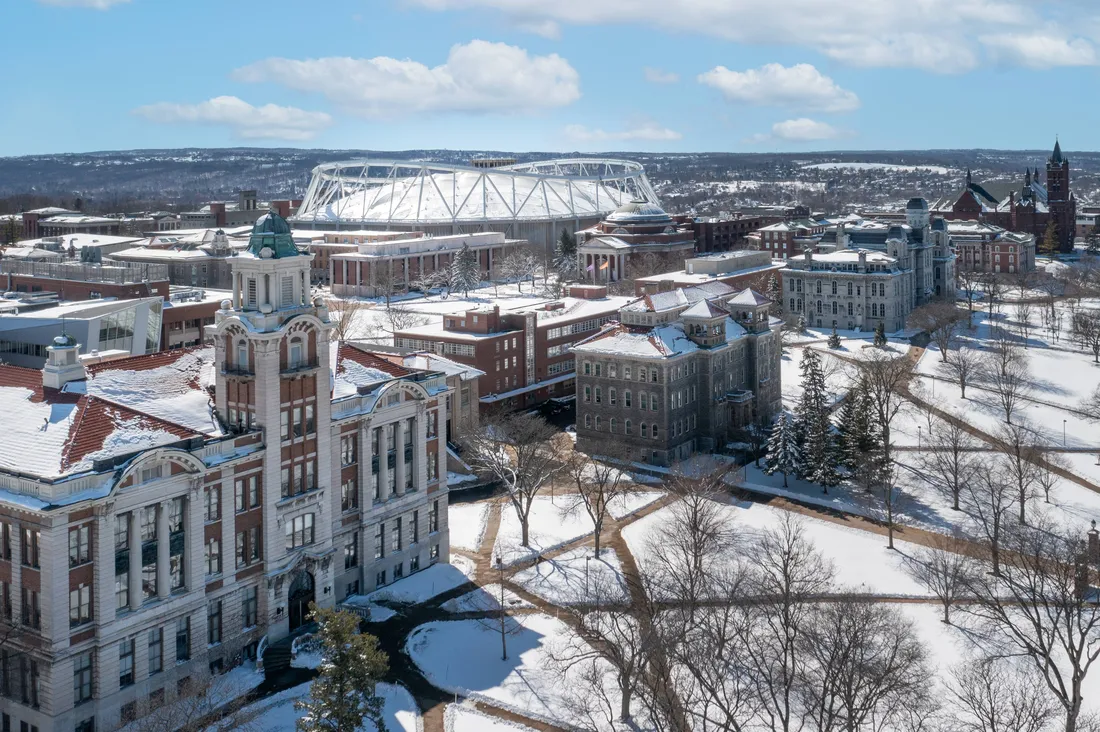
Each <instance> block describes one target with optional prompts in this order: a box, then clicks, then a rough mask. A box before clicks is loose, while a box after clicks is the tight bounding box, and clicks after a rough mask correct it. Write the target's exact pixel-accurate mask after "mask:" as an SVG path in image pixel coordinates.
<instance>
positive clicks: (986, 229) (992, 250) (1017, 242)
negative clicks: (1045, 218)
mask: <svg viewBox="0 0 1100 732" xmlns="http://www.w3.org/2000/svg"><path fill="white" fill-rule="evenodd" d="M947 231H948V234H949V235H950V237H951V243H952V245H953V246H954V248H955V254H956V257H957V263H956V264H957V267H956V268H957V269H958V271H959V272H988V273H991V274H1014V273H1016V272H1033V271H1034V270H1035V235H1034V234H1028V233H1024V232H1018V231H1006V230H1005V229H1002V228H1001V227H999V226H994V225H993V224H988V223H983V222H981V221H948V222H947Z"/></svg>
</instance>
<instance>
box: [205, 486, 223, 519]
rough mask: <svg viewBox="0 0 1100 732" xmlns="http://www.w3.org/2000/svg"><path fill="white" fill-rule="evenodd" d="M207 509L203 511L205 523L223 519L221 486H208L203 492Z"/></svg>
mask: <svg viewBox="0 0 1100 732" xmlns="http://www.w3.org/2000/svg"><path fill="white" fill-rule="evenodd" d="M203 498H204V504H205V508H204V509H203V521H207V522H209V521H217V520H218V519H220V518H221V517H222V489H221V486H217V485H212V486H207V488H206V490H205V491H203Z"/></svg>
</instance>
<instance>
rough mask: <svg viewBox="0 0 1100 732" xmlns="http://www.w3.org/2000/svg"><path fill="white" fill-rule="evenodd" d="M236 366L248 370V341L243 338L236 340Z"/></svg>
mask: <svg viewBox="0 0 1100 732" xmlns="http://www.w3.org/2000/svg"><path fill="white" fill-rule="evenodd" d="M237 368H238V369H239V370H241V371H248V341H246V340H244V339H241V340H239V341H237Z"/></svg>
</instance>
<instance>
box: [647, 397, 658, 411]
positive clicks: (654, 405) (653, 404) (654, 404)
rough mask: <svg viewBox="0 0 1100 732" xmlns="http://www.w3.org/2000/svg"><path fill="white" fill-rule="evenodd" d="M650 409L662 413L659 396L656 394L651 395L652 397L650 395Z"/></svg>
mask: <svg viewBox="0 0 1100 732" xmlns="http://www.w3.org/2000/svg"><path fill="white" fill-rule="evenodd" d="M649 408H650V409H651V410H652V411H654V412H657V411H660V410H659V409H658V404H657V395H656V394H653V393H650V395H649Z"/></svg>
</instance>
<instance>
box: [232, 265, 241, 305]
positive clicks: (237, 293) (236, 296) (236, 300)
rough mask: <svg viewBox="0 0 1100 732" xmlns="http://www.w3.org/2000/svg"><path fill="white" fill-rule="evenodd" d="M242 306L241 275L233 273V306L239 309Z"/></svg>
mask: <svg viewBox="0 0 1100 732" xmlns="http://www.w3.org/2000/svg"><path fill="white" fill-rule="evenodd" d="M240 307H241V275H240V273H239V272H238V273H236V274H234V275H233V308H234V309H236V310H239V309H240Z"/></svg>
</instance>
